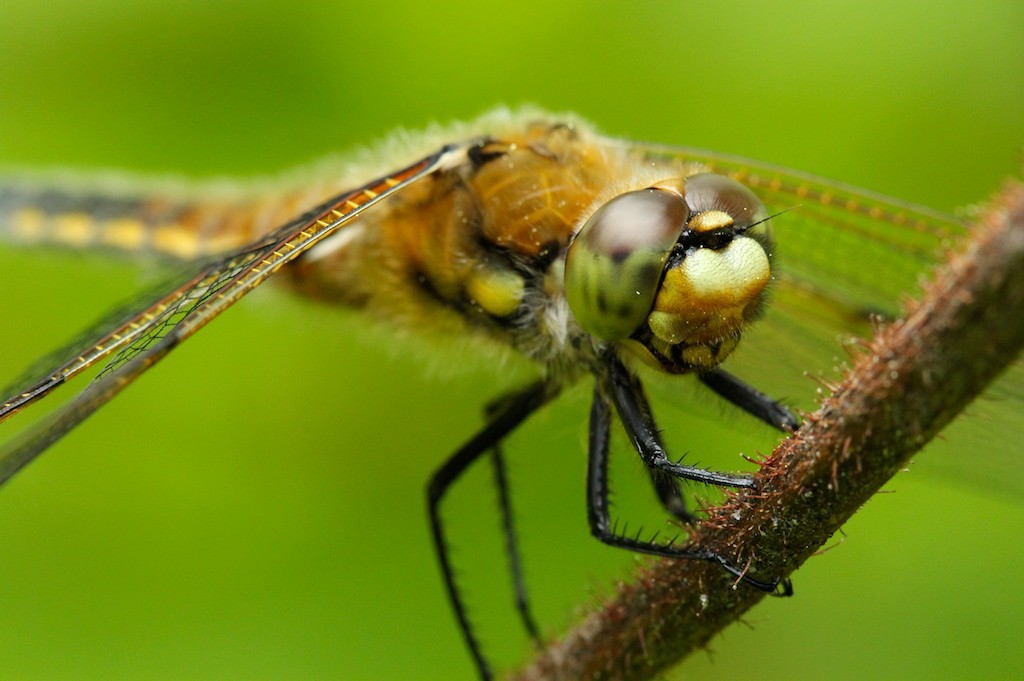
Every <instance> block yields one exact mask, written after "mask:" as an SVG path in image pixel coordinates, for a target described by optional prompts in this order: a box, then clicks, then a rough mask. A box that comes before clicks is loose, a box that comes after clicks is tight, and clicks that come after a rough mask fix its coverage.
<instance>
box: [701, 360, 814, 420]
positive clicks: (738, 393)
mask: <svg viewBox="0 0 1024 681" xmlns="http://www.w3.org/2000/svg"><path fill="white" fill-rule="evenodd" d="M697 378H699V379H700V381H701V383H703V384H704V385H706V386H707V387H709V388H711V389H712V390H713V391H715V392H716V393H718V395H719V396H721V397H724V398H725V399H726V400H728V401H729V402H731V403H732V404H734V405H736V406H737V407H739V408H740V409H742V410H743V411H745V412H747V413H748V414H750V415H751V416H754V417H755V418H757V419H759V420H761V421H764V422H765V423H767V424H768V425H769V426H772V427H773V428H778V429H779V430H784V431H787V432H793V431H794V430H796V429H797V428H799V427H800V419H799V418H797V416H796V415H795V414H794V413H793V412H791V411H790V410H789V409H787V408H786V407H785V405H783V404H781V403H779V402H776V401H775V400H773V399H772V398H770V397H768V396H767V395H765V394H764V393H763V392H761V391H760V390H757V389H756V388H754V387H753V386H750V385H747V384H746V383H744V382H743V381H741V380H740V379H738V378H736V377H735V376H733V375H732V374H730V373H728V372H726V371H722V370H721V369H713V370H712V371H708V372H706V373H703V374H700V375H698V377H697Z"/></svg>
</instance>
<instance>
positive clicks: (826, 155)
mask: <svg viewBox="0 0 1024 681" xmlns="http://www.w3.org/2000/svg"><path fill="white" fill-rule="evenodd" d="M1022 27H1024V5H1021V3H1019V2H1010V1H1006V2H985V1H978V2H972V3H957V2H929V3H905V4H900V5H896V4H893V3H887V2H876V1H867V2H858V3H831V4H828V5H824V4H821V3H813V2H791V3H785V4H782V5H780V4H777V3H773V4H769V3H765V4H759V3H751V2H739V3H684V2H667V1H654V2H644V3H613V2H607V1H605V2H591V3H583V2H565V3H552V2H543V3H541V2H528V3H517V4H515V5H502V4H494V5H489V6H488V5H486V3H480V2H472V3H468V2H462V1H461V0H455V1H453V2H448V3H412V4H411V3H389V4H382V3H376V4H373V5H368V6H365V7H363V6H360V7H346V6H344V3H339V2H320V1H312V2H303V3H296V2H287V3H286V2H260V3H244V2H212V3H211V2H188V1H186V2H176V3H158V2H138V1H137V0H135V1H133V2H127V1H124V0H99V1H97V2H92V3H71V2H67V1H66V0H65V1H63V2H59V1H54V0H51V1H40V0H34V1H32V2H28V1H26V0H7V2H5V3H3V5H2V6H0V164H2V165H7V166H10V165H18V166H31V167H39V166H55V165H57V166H63V167H76V168H85V169H91V168H101V167H116V168H126V169H130V170H134V171H145V172H156V173H174V174H183V175H190V176H210V175H225V174H226V175H232V176H241V177H246V176H255V175H261V174H267V173H273V172H275V171H279V170H281V169H284V168H287V167H289V166H292V165H295V164H300V163H303V162H307V161H310V160H312V159H315V158H317V157H319V156H321V155H323V154H325V153H330V152H334V151H343V150H345V149H349V148H352V147H354V146H357V145H360V144H363V143H366V142H368V141H371V140H374V139H377V138H380V137H381V136H383V135H385V134H386V133H388V132H389V131H390V130H392V129H394V128H396V127H399V126H401V127H407V128H412V129H415V128H419V127H422V126H423V125H425V124H426V123H428V122H430V121H447V120H450V119H465V118H470V117H472V116H474V115H476V114H478V113H480V112H481V111H484V110H486V109H488V108H490V107H492V106H494V105H496V104H501V103H504V104H509V105H515V104H519V103H524V102H532V103H536V104H538V105H541V106H544V107H546V108H550V109H554V110H574V111H577V112H579V113H580V114H582V115H584V116H586V117H588V118H590V119H591V120H593V121H594V122H595V123H597V124H598V125H599V126H600V127H601V128H602V129H603V130H604V131H606V132H608V133H609V134H614V135H618V136H623V137H631V138H635V139H642V140H652V141H659V142H665V143H678V144H687V145H692V146H698V147H705V148H712V149H716V150H720V151H723V152H730V153H735V154H741V155H745V156H749V157H751V158H757V159H762V160H768V161H771V162H774V163H777V164H781V165H786V166H790V167H794V168H799V169H802V170H805V171H809V172H814V173H816V174H820V175H824V176H828V177H835V178H839V179H842V180H843V181H846V182H849V183H853V184H858V185H862V186H865V187H869V188H872V189H875V190H879V191H882V192H885V193H888V194H891V195H895V196H899V197H901V198H904V199H908V200H912V201H916V202H920V203H923V204H926V205H930V206H933V207H935V208H939V209H943V210H953V209H955V208H957V207H960V206H964V205H966V204H969V203H971V202H974V201H977V200H979V199H982V198H983V197H985V196H986V195H987V194H988V193H989V192H990V191H991V190H992V189H994V188H995V187H996V186H997V185H998V183H999V182H1000V180H1001V178H1003V177H1005V176H1007V175H1011V174H1017V173H1018V170H1019V162H1020V158H1021V156H1020V154H1021V144H1022V142H1024V87H1022V86H1024V41H1021V40H1020V34H1021V28H1022ZM146 280H147V279H146V275H145V274H144V273H143V274H140V273H139V271H138V270H137V269H135V268H133V267H132V266H131V265H126V264H123V263H122V264H111V263H107V262H105V261H102V260H99V259H95V258H92V259H90V258H76V257H69V256H67V255H61V254H53V253H39V252H27V251H19V250H17V249H13V248H10V247H4V248H2V249H0V320H2V322H0V329H2V332H0V342H2V345H0V382H4V381H6V380H7V379H8V378H12V377H13V376H14V375H16V374H17V373H18V372H19V371H20V370H21V369H22V368H24V366H25V365H27V364H28V363H29V362H30V361H31V360H32V359H34V358H35V357H36V356H37V355H40V354H42V353H44V352H45V351H48V350H50V349H52V348H54V347H55V346H57V345H59V344H60V343H61V342H63V341H64V340H66V339H67V338H69V337H71V336H72V335H73V333H74V332H75V331H77V330H78V329H79V328H80V327H82V326H83V325H84V324H85V323H87V322H88V321H90V320H91V319H93V318H94V317H95V316H96V315H98V314H100V313H101V312H103V311H104V310H105V309H107V308H108V307H110V306H112V305H113V304H115V303H117V302H119V301H122V300H124V299H125V298H130V297H131V295H132V294H133V293H134V292H136V291H137V290H138V289H139V288H140V287H141V286H142V285H143V283H144V282H145V281H146ZM254 298H255V300H249V301H247V302H246V303H245V304H243V305H241V306H239V307H238V308H237V309H235V310H233V311H231V312H230V313H229V314H227V315H225V316H224V317H223V318H222V319H219V320H218V321H217V323H216V324H214V325H212V326H211V327H210V328H209V329H208V330H207V331H205V332H204V333H203V334H200V335H199V336H198V337H196V338H195V339H194V340H193V341H191V342H190V343H189V344H187V345H186V346H185V347H183V348H182V349H181V350H180V351H179V352H177V353H176V357H174V358H173V359H171V360H169V361H168V362H166V363H165V364H164V365H162V366H161V367H160V369H159V370H157V371H155V372H153V375H151V376H146V377H145V378H144V379H143V380H142V381H140V382H139V384H138V385H136V386H133V387H132V388H131V389H130V390H129V391H128V392H127V394H126V395H125V396H123V397H122V398H121V399H119V400H117V401H116V402H115V403H114V404H112V405H110V406H109V407H108V408H107V409H105V410H103V412H102V413H101V414H99V415H97V416H96V417H95V418H93V419H92V420H91V422H90V423H88V424H87V425H86V426H84V427H83V428H81V429H80V430H79V431H77V432H75V433H74V434H73V435H71V436H70V437H68V438H67V439H66V440H65V441H63V442H62V443H61V444H60V445H58V446H56V447H54V448H53V450H52V451H50V452H48V453H47V454H46V455H45V456H44V457H43V458H42V459H41V460H40V461H39V462H37V463H35V464H33V465H32V466H31V468H29V469H28V470H27V471H25V472H24V473H23V474H22V475H21V476H20V477H18V478H17V479H16V480H15V481H14V482H13V483H12V484H10V485H9V486H8V487H7V488H5V489H4V490H3V492H2V494H0V575H2V576H0V677H2V678H10V679H21V680H27V679H54V678H62V679H109V678H126V679H246V678H250V679H275V678H280V679H285V678H288V679H294V678H298V679H315V678H344V679H365V678H381V679H404V678H408V679H455V678H470V676H471V669H470V666H469V661H468V658H467V656H466V655H465V653H464V652H463V649H462V646H461V642H460V640H459V638H458V635H457V632H456V630H455V628H454V625H453V624H452V619H451V617H450V614H449V611H448V606H447V604H446V602H445V599H444V596H443V593H442V589H441V586H440V582H439V579H438V576H437V573H436V572H437V571H436V568H435V566H434V560H433V556H432V555H431V550H430V546H429V542H428V536H427V528H426V523H425V520H424V508H423V507H424V503H423V487H424V483H425V481H426V479H427V477H428V476H429V474H430V472H431V471H432V470H433V468H434V467H435V466H436V465H438V463H439V462H440V461H441V459H442V458H443V457H444V456H445V455H446V454H447V453H448V452H449V451H451V450H452V449H453V448H454V447H456V446H457V445H458V444H459V443H460V442H461V441H462V440H463V439H464V438H466V437H467V436H468V435H470V434H471V432H472V431H473V429H474V428H475V427H476V426H477V425H478V423H479V418H480V407H481V405H482V404H483V403H484V402H485V401H486V400H487V399H488V398H490V397H493V395H494V392H495V387H494V386H495V381H494V377H493V374H492V373H489V372H488V371H487V367H486V364H485V363H484V362H480V363H479V366H474V367H471V368H469V369H466V370H460V371H458V372H454V371H450V365H452V364H456V363H457V364H462V363H463V361H462V359H461V358H460V357H459V356H458V355H456V354H454V353H450V354H448V355H445V354H444V353H441V354H440V355H436V354H431V356H432V357H433V359H432V360H431V361H428V362H427V363H426V369H425V368H424V363H423V362H422V361H421V359H422V358H421V357H420V355H421V354H425V353H420V352H419V351H418V347H417V346H419V345H420V341H419V339H415V338H414V339H412V340H411V341H406V342H404V343H401V344H397V343H395V342H394V341H393V340H392V339H391V338H390V337H389V336H387V335H386V334H382V333H379V332H369V333H368V332H366V331H365V330H364V326H363V325H362V324H361V323H360V320H359V319H357V318H351V317H348V316H345V315H342V314H338V313H336V312H334V311H330V310H325V309H323V308H319V307H317V306H314V305H311V304H308V303H306V302H304V301H295V300H292V299H290V298H288V297H287V296H286V295H285V294H282V293H280V292H266V293H262V294H259V295H257V296H254ZM586 392H587V391H586V389H585V388H583V389H582V390H578V391H575V392H574V393H573V394H571V395H570V396H568V398H567V399H566V400H563V401H562V402H560V403H558V404H557V405H555V406H553V407H552V408H551V409H549V410H547V411H546V412H545V413H544V414H542V415H540V416H539V417H538V418H537V419H535V420H534V421H532V422H531V424H530V425H529V427H528V428H527V429H526V430H525V431H524V432H523V433H522V434H521V435H519V436H517V438H516V439H515V440H514V441H513V443H512V445H511V449H510V453H511V456H512V458H513V475H514V477H515V479H516V482H517V497H516V498H517V502H518V504H517V505H518V507H519V509H520V511H521V515H522V520H521V525H522V531H523V535H524V551H525V553H526V562H527V573H528V576H529V578H530V581H531V584H532V585H533V593H534V596H535V599H536V602H537V609H538V613H539V615H540V618H541V620H542V622H543V623H544V624H545V627H546V628H545V631H546V632H548V633H549V634H555V633H557V632H558V631H560V630H562V629H563V628H564V626H565V625H566V624H567V623H568V622H569V621H571V620H572V619H573V616H574V609H575V608H576V607H577V606H578V605H579V604H582V603H588V602H593V601H595V600H596V599H598V598H599V597H600V595H601V594H603V593H607V591H608V589H609V585H610V584H611V583H612V581H613V580H614V579H617V578H620V577H623V576H625V575H627V574H628V573H629V568H630V566H631V565H632V564H633V563H634V562H635V561H636V560H637V559H636V558H634V557H633V556H630V555H626V554H623V553H621V552H616V551H614V550H612V549H607V548H605V547H602V546H600V545H597V544H596V542H594V541H592V540H590V539H589V537H588V536H587V532H586V526H585V514H584V505H583V494H582V492H583V489H582V488H583V466H584V455H583V442H584V433H585V425H584V424H585V414H586V403H585V396H586ZM690 411H692V412H695V413H696V414H697V416H706V414H701V413H700V410H699V408H697V407H694V408H693V409H690V408H689V407H686V406H685V405H684V409H683V410H682V412H681V413H679V414H678V418H679V419H680V421H679V423H680V424H681V425H679V426H676V425H672V424H673V423H675V422H673V421H670V420H663V426H665V427H666V428H667V429H668V431H669V432H670V433H671V432H673V431H676V432H677V436H676V439H677V440H679V441H680V444H679V445H677V446H678V447H679V448H680V449H679V451H686V450H689V451H692V452H699V453H701V454H702V456H701V459H702V460H704V461H711V460H713V459H712V458H711V457H710V456H704V453H705V452H716V451H717V452H728V453H730V454H731V453H735V452H737V451H746V452H748V453H752V452H753V451H754V450H755V449H759V450H761V451H767V449H768V448H769V447H770V445H771V435H770V434H768V433H765V432H763V431H761V430H759V429H758V428H757V427H756V426H754V425H751V424H748V423H747V422H746V421H745V420H744V419H743V418H742V417H740V416H737V415H735V414H731V413H730V414H725V416H724V420H723V423H724V425H717V424H712V425H708V426H706V425H704V424H705V423H706V420H705V421H702V420H700V419H698V418H696V417H695V416H694V414H693V413H688V412H690ZM711 415H712V416H718V414H717V412H714V413H712V414H711ZM1022 418H1024V417H1022ZM716 421H717V419H716ZM1010 446H1016V447H1020V446H1021V445H1020V443H1010ZM963 455H964V456H971V457H974V456H977V457H979V458H981V459H983V457H984V452H963ZM921 459H922V461H921V463H920V464H919V465H917V466H915V467H914V469H913V470H912V473H911V474H907V475H903V476H901V477H899V478H898V479H897V480H896V481H894V482H893V484H892V485H891V489H892V490H894V491H895V492H896V493H895V494H889V495H883V496H880V497H879V498H877V499H875V500H873V501H872V502H871V503H870V504H869V505H868V506H867V507H866V508H865V509H864V510H863V511H862V512H861V513H860V514H859V515H858V516H857V517H856V518H855V519H854V520H853V521H852V522H851V523H850V524H849V525H848V526H847V528H846V533H845V537H843V538H837V540H836V544H837V546H836V547H835V548H834V549H833V550H831V551H829V552H827V553H825V554H823V555H821V556H819V557H817V558H815V559H814V560H812V561H811V562H810V563H809V564H808V565H807V566H806V567H805V568H804V569H802V570H801V571H800V572H798V573H797V574H796V576H795V580H796V589H797V596H796V597H795V598H793V599H790V600H785V601H782V600H777V599H770V600H768V601H767V602H765V603H763V604H762V605H761V606H759V607H758V608H757V609H755V610H754V611H753V612H751V613H750V614H749V616H748V617H747V620H746V625H747V626H743V625H739V626H735V627H733V628H732V629H730V630H729V631H727V632H726V633H725V634H724V635H723V636H721V637H720V638H718V639H716V640H715V641H714V642H713V643H712V646H711V648H712V650H713V651H714V652H713V654H709V655H702V654H699V655H695V656H694V657H693V658H692V659H690V660H688V661H687V662H686V663H685V664H684V665H682V666H681V667H680V668H679V669H678V670H676V671H674V672H673V673H672V674H671V675H670V677H671V678H674V679H689V678H700V679H714V678H723V679H735V678H789V679H792V678H815V679H846V678H851V679H854V678H856V679H859V678H902V679H911V678H928V679H932V678H972V679H976V678H1006V677H1008V676H1012V675H1013V674H1014V673H1019V665H1020V657H1019V655H1020V653H1019V644H1020V640H1021V633H1022V628H1024V627H1022V625H1024V619H1022V615H1021V613H1022V607H1021V606H1022V604H1024V590H1022V587H1021V580H1020V579H1019V566H1020V564H1021V559H1022V557H1024V556H1022V553H1021V549H1020V548H1019V541H1018V536H1017V535H1018V532H1019V530H1020V529H1021V527H1022V526H1024V523H1022V521H1024V512H1022V509H1021V503H1020V501H1021V500H1020V499H1016V500H1014V499H1007V498H1004V497H1001V496H998V495H996V494H992V493H990V492H989V491H987V490H984V489H978V488H976V487H972V486H970V485H969V484H968V485H962V486H957V487H952V486H949V485H948V484H946V483H944V482H941V481H940V482H932V481H929V478H928V477H927V475H925V473H926V472H927V469H928V462H927V454H924V455H922V456H921ZM623 461H624V462H625V459H623ZM718 465H721V466H722V467H733V466H736V465H739V464H738V463H737V460H736V459H735V458H725V459H723V461H722V463H720V464H718ZM632 468H635V466H633V465H630V464H628V463H623V464H622V465H621V466H620V469H623V471H624V472H625V473H628V470H627V469H632ZM1006 474H1007V475H1020V471H1019V470H1016V471H1007V472H1006ZM933 480H934V479H933ZM487 483H488V479H487V474H486V471H477V472H476V473H475V474H474V475H473V476H472V478H471V479H470V480H469V481H467V483H466V485H465V486H464V487H463V488H461V489H460V490H459V493H458V495H457V497H456V498H455V499H454V500H453V503H452V504H451V507H450V514H449V515H450V516H451V517H452V519H453V522H454V526H453V532H454V533H455V536H456V537H457V539H456V544H457V549H458V552H457V560H458V563H459V566H460V569H461V572H462V573H463V574H464V575H465V579H466V585H467V588H468V590H469V598H470V603H471V605H472V608H473V612H474V614H475V615H476V617H477V619H478V620H479V621H480V623H481V627H482V633H483V636H484V639H485V641H486V642H487V645H488V649H489V650H491V651H493V653H494V654H495V655H496V657H497V660H498V662H499V663H500V664H501V665H502V666H508V665H512V664H514V663H515V662H517V661H520V660H522V659H523V657H524V656H525V655H526V654H527V653H528V645H527V643H526V642H525V641H524V640H523V638H522V636H521V634H520V632H519V630H518V629H517V627H516V622H515V620H514V617H513V616H512V614H511V599H510V598H509V596H508V591H507V589H508V587H507V584H506V582H505V581H504V566H503V564H502V562H501V558H500V546H499V544H498V541H497V538H496V532H497V520H496V518H495V517H494V516H493V514H492V513H491V509H492V508H493V496H494V495H493V492H491V491H490V489H489V486H488V484H487ZM629 489H630V487H629V484H628V483H624V487H623V490H624V491H623V495H624V496H626V493H627V492H628V491H629ZM637 496H638V497H642V499H640V500H639V501H638V502H637V503H638V505H641V506H642V505H643V504H646V503H647V502H648V501H649V500H648V499H647V496H649V494H647V493H645V492H639V493H638V495H637ZM619 507H620V510H621V509H625V508H628V507H629V504H627V503H626V499H622V500H620V504H619ZM623 512H625V511H623Z"/></svg>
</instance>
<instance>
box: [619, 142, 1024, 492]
mask: <svg viewBox="0 0 1024 681" xmlns="http://www.w3.org/2000/svg"><path fill="white" fill-rule="evenodd" d="M638 149H639V152H640V153H641V154H646V155H651V156H657V157H663V158H664V157H669V158H673V159H678V160H679V161H680V162H682V163H699V164H701V165H703V166H705V167H707V168H708V169H709V170H711V171H713V172H718V173H722V174H726V175H730V176H732V177H735V178H736V179H738V180H740V181H742V182H743V183H744V184H746V185H747V186H749V187H750V188H751V189H752V190H753V191H754V192H755V193H756V194H758V196H759V197H760V198H761V200H762V201H763V202H764V204H765V206H766V207H767V209H768V212H769V214H777V213H778V215H776V217H775V218H773V219H772V230H773V232H774V234H775V241H776V249H777V259H776V262H777V264H778V267H777V270H778V274H777V276H776V281H775V286H774V288H773V291H772V298H771V302H770V305H769V308H768V311H767V313H766V314H765V317H764V319H763V320H761V321H759V322H757V323H756V324H754V325H753V326H752V327H751V328H750V329H749V330H748V332H747V333H746V335H745V337H744V340H743V342H742V343H740V346H739V349H738V350H737V352H736V353H735V354H734V356H732V357H730V358H729V359H728V360H727V362H726V368H727V369H728V370H729V371H731V372H734V373H736V374H737V375H739V376H740V377H742V378H745V379H746V380H748V381H750V382H751V383H753V384H754V385H756V386H757V387H758V388H760V389H762V390H764V391H766V392H768V393H770V394H771V395H772V396H773V397H775V398H781V399H783V400H784V401H786V402H787V403H788V404H791V405H794V406H796V407H798V408H801V409H805V410H810V409H812V408H814V406H815V404H816V403H817V401H818V395H817V393H818V392H819V389H820V388H821V383H820V382H818V381H815V380H813V379H815V378H820V379H824V380H826V381H827V380H832V379H835V378H837V377H838V376H839V375H840V372H841V370H842V369H843V368H844V367H845V366H847V365H849V363H850V353H851V351H853V352H856V340H855V339H865V338H870V337H871V336H872V335H873V332H874V328H873V327H874V326H876V325H877V324H878V323H880V321H884V320H885V319H894V318H896V317H897V316H899V315H900V314H901V311H902V310H903V307H904V305H905V303H906V302H907V301H908V300H909V299H911V298H912V297H915V296H916V295H917V294H918V293H919V292H920V288H921V284H922V282H923V281H925V280H926V279H927V277H928V276H929V274H930V272H931V271H932V270H933V269H934V268H935V266H936V265H937V264H939V263H940V262H942V260H943V258H944V254H945V253H946V252H947V251H948V250H949V249H950V248H952V247H955V246H956V244H957V242H958V241H959V240H961V239H962V238H963V237H964V236H965V235H966V234H967V229H966V227H965V225H964V224H963V223H962V222H961V221H959V220H958V219H957V218H955V217H953V216H949V215H945V214H942V213H940V212H936V211H932V210H929V209H927V208H922V207H919V206H914V205H912V204H908V203H904V202H901V201H899V200H896V199H890V198H887V197H884V196H881V195H878V194H875V193H872V192H869V191H865V190H860V189H857V188H854V187H849V186H845V185H842V184H837V183H835V182H831V181H827V180H823V179H820V178H816V177H814V176H811V175H806V174H803V173H798V172H793V171H788V170H785V169H782V168H778V167H774V166H771V165H766V164H760V163H756V162H750V161H747V160H744V159H739V158H732V157H725V156H721V155H717V154H713V153H710V152H705V151H700V150H692V149H680V148H674V147H658V146H646V147H645V146H640V147H638ZM782 211H785V212H784V213H783V212H782ZM1007 314H1017V315H1019V314H1024V311H1022V310H1008V311H1007ZM851 342H852V343H853V347H852V348H851V347H844V346H849V345H850V343H851ZM1021 443H1024V366H1022V365H1021V363H1020V362H1017V363H1015V364H1014V365H1013V366H1012V367H1011V368H1010V369H1009V370H1008V371H1007V372H1006V373H1005V374H1004V375H1003V376H1002V377H1000V379H999V380H998V381H997V382H996V383H995V384H994V385H993V386H992V387H991V388H990V389H989V390H988V391H987V392H986V394H985V395H984V396H982V397H981V398H980V399H978V400H976V401H975V402H974V404H972V405H971V407H970V408H969V409H968V411H967V418H962V419H958V420H957V421H956V422H954V423H953V424H951V425H950V426H949V427H948V428H947V429H946V430H945V431H944V432H943V434H942V436H940V438H938V439H937V440H936V441H935V442H933V443H932V444H931V445H929V447H928V449H927V450H926V451H927V452H929V453H928V454H927V455H926V456H925V457H923V458H922V461H923V468H924V469H926V470H929V469H931V470H935V471H936V472H937V473H941V474H942V475H943V476H944V477H948V476H953V477H956V478H957V479H966V480H967V481H968V482H970V483H972V484H978V485H981V486H982V487H984V488H985V489H989V490H995V491H1001V492H1005V493H1008V494H1009V495H1010V496H1011V497H1013V498H1015V499H1017V500H1018V501H1019V500H1024V475H1021V474H1020V472H1019V471H1020V458H1021V454H1022V453H1024V445H1022V444H1021ZM968 453H970V455H968Z"/></svg>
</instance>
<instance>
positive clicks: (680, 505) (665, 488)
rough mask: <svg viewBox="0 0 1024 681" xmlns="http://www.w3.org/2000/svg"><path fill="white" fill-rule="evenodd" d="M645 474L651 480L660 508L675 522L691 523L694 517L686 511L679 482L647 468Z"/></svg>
mask: <svg viewBox="0 0 1024 681" xmlns="http://www.w3.org/2000/svg"><path fill="white" fill-rule="evenodd" d="M647 473H648V474H649V475H650V478H651V485H652V486H653V487H654V493H655V494H657V495H658V501H660V502H661V506H662V508H664V509H665V510H666V511H668V512H669V513H670V514H671V515H672V516H673V517H674V518H675V519H676V520H678V521H680V522H682V523H687V524H689V523H692V522H693V521H694V520H696V516H694V515H693V514H692V513H690V512H689V511H688V510H687V509H686V501H685V500H684V499H683V494H682V492H680V491H679V481H678V480H677V479H676V478H673V477H672V476H671V475H669V474H668V473H665V472H664V471H660V470H658V469H657V468H648V469H647Z"/></svg>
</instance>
